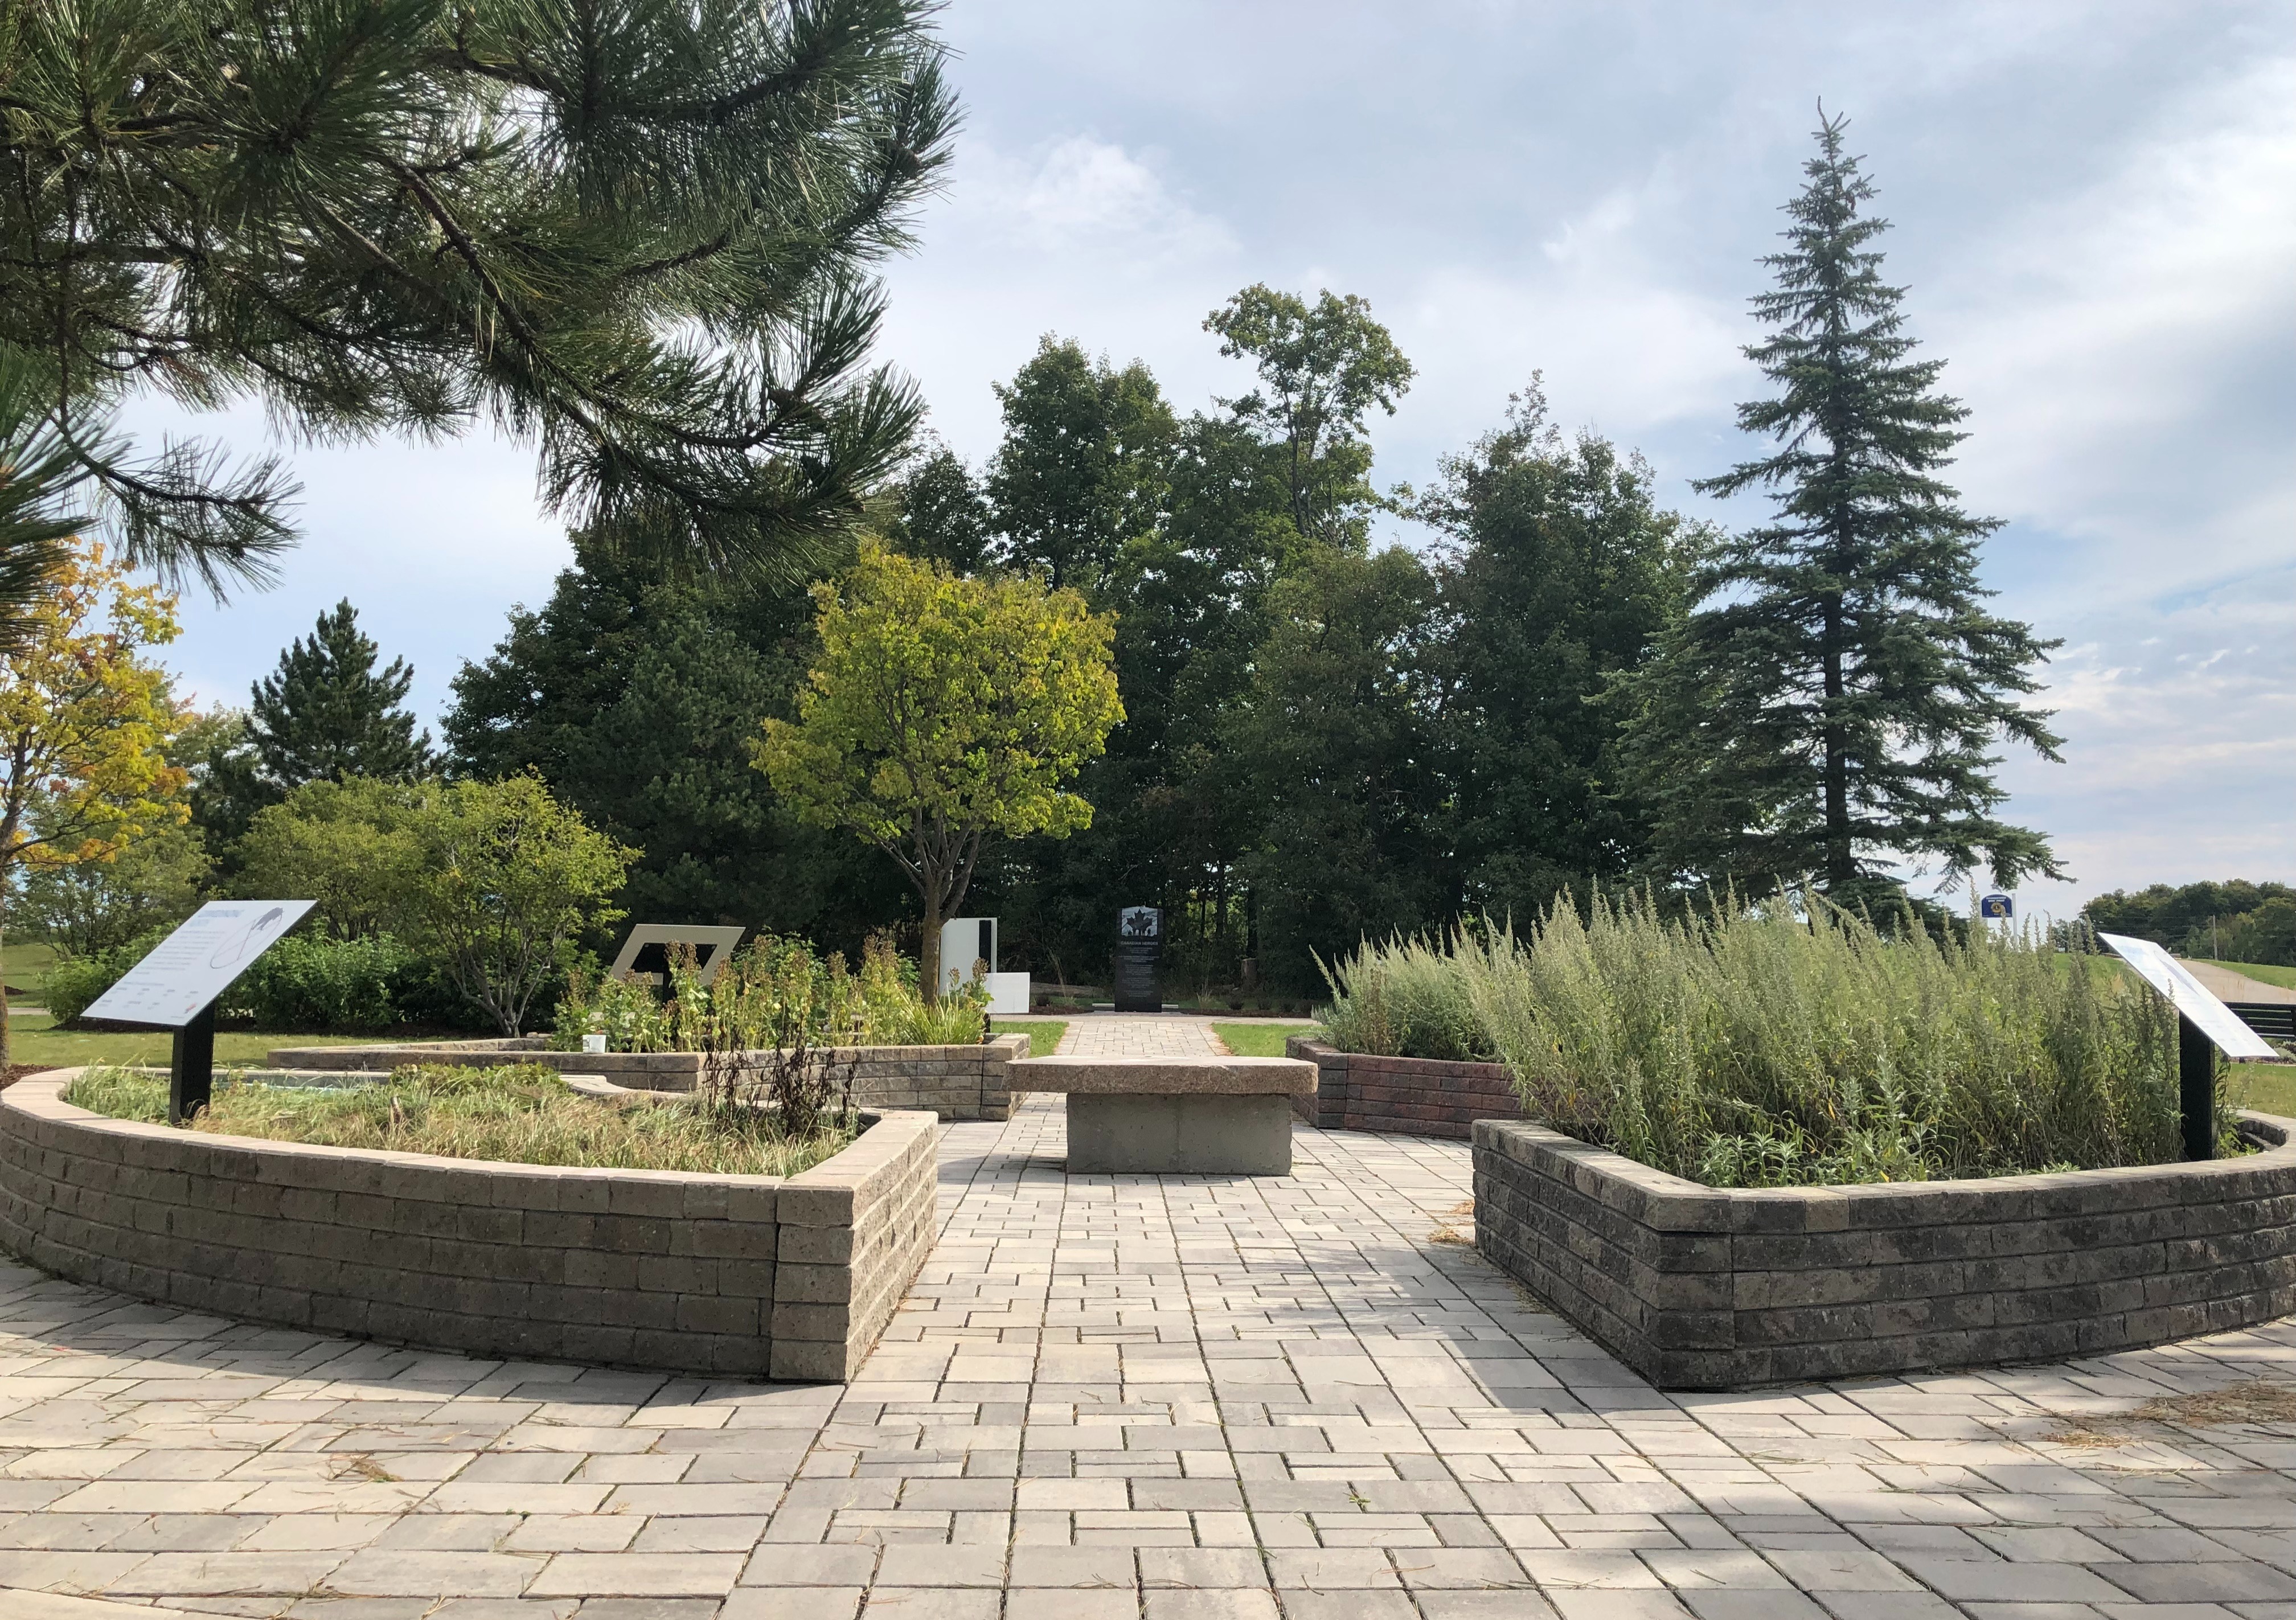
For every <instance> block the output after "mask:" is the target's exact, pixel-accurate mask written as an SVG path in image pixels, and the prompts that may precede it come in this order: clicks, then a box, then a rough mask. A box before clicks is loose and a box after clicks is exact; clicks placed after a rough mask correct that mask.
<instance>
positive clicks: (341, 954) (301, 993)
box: [222, 933, 415, 1030]
mask: <svg viewBox="0 0 2296 1620" xmlns="http://www.w3.org/2000/svg"><path fill="white" fill-rule="evenodd" d="M414 965H415V964H414V955H413V953H411V952H409V951H408V950H407V949H406V947H405V946H404V945H400V944H399V943H398V941H397V940H395V939H393V938H391V937H389V935H387V934H378V935H374V936H372V937H368V938H365V939H332V938H329V937H327V936H325V935H324V934H310V933H298V934H290V935H289V936H288V937H286V938H284V939H283V940H281V941H280V942H279V943H278V944H277V945H273V946H272V947H271V948H270V949H269V950H267V951H266V952H265V953H263V954H262V955H260V956H258V957H257V958H256V959H255V963H254V965H253V966H252V967H250V968H249V969H248V970H247V971H246V972H245V973H244V974H243V975H242V976H241V978H240V979H239V981H238V982H237V983H236V984H234V985H233V986H232V987H231V988H230V990H228V991H227V992H225V995H224V1004H223V1009H222V1010H223V1011H224V1012H225V1014H226V1015H227V1016H231V1017H234V1018H246V1019H251V1020H252V1021H253V1022H254V1024H255V1027H257V1028H258V1029H319V1030H351V1029H361V1030H365V1029H387V1028H389V1027H391V1026H392V1025H394V1024H400V1023H404V1022H406V1018H405V1015H404V1013H403V1011H402V1010H401V1009H400V1007H399V1005H398V998H397V996H396V995H395V994H394V991H395V989H396V988H397V986H398V984H399V982H400V981H401V980H402V979H403V978H406V976H407V974H408V973H409V971H410V970H412V969H413V968H414Z"/></svg>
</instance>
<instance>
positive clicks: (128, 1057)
mask: <svg viewBox="0 0 2296 1620" xmlns="http://www.w3.org/2000/svg"><path fill="white" fill-rule="evenodd" d="M375 1038H376V1037H374V1036H373V1035H258V1034H256V1033H254V1032H253V1031H243V1030H226V1031H225V1032H223V1033H222V1034H220V1035H217V1036H216V1051H215V1055H216V1061H217V1063H218V1064H229V1065H234V1066H238V1067H245V1066H248V1065H250V1064H260V1063H262V1062H264V1061H265V1060H266V1059H267V1057H268V1056H269V1054H270V1051H271V1049H272V1048H273V1047H275V1046H351V1045H356V1044H357V1043H360V1042H362V1041H372V1040H373V1039H375ZM8 1043H9V1047H10V1051H9V1057H10V1059H11V1060H12V1061H14V1062H17V1063H37V1064H40V1065H42V1066H44V1067H45V1068H70V1066H72V1065H74V1064H79V1063H129V1064H141V1063H165V1062H167V1060H168V1054H169V1051H171V1050H172V1048H173V1046H174V1038H173V1037H172V1036H171V1035H168V1032H167V1031H166V1030H164V1029H141V1030H133V1031H127V1032H121V1033H118V1034H114V1033H111V1032H109V1031H106V1032H101V1033H99V1032H94V1031H90V1032H87V1033H85V1034H83V1033H81V1032H79V1031H77V1030H68V1029H58V1028H57V1027H55V1021H54V1020H53V1019H50V1018H49V1017H48V1016H47V1014H45V1013H17V1014H15V1015H13V1016H12V1017H11V1018H10V1019H9V1020H8Z"/></svg>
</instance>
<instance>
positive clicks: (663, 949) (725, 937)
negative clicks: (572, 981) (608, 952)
mask: <svg viewBox="0 0 2296 1620" xmlns="http://www.w3.org/2000/svg"><path fill="white" fill-rule="evenodd" d="M746 931H747V930H745V929H738V928H716V927H711V926H709V925H708V924H706V923H686V922H641V923H638V924H637V925H636V926H635V927H634V928H632V929H630V937H628V938H627V939H625V940H623V941H622V948H621V950H620V952H619V953H618V954H617V955H616V956H615V957H614V968H613V973H614V977H615V978H633V977H636V976H640V975H652V977H655V978H668V975H669V953H670V949H671V947H672V946H674V945H685V946H686V947H687V948H688V949H690V950H692V951H693V956H694V962H693V970H694V973H695V974H696V976H697V977H699V978H701V983H702V986H703V987H704V988H707V987H708V986H709V985H711V984H712V983H714V982H716V980H717V970H719V969H721V968H723V967H724V966H725V965H726V957H727V956H729V955H731V954H732V953H733V950H734V946H735V945H740V944H741V943H742V934H743V933H744V932H746Z"/></svg>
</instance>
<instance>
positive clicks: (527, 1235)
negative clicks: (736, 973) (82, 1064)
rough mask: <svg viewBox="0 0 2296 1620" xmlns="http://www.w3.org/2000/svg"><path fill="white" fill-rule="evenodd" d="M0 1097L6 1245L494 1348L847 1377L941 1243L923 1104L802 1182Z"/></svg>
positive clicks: (128, 1284)
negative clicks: (279, 1130) (206, 1122)
mask: <svg viewBox="0 0 2296 1620" xmlns="http://www.w3.org/2000/svg"><path fill="white" fill-rule="evenodd" d="M77 1074H78V1070H76V1069H66V1070H53V1071H50V1072H49V1073H47V1074H44V1075H35V1076H29V1077H28V1078H26V1079H23V1080H21V1081H19V1082H18V1083H17V1084H15V1085H13V1086H12V1087H10V1088H9V1089H8V1090H7V1091H6V1092H4V1093H0V1248H6V1249H8V1250H9V1251H10V1252H12V1253H13V1254H15V1255H17V1256H21V1257H22V1258H23V1259H25V1260H28V1261H29V1262H30V1263H31V1264H35V1265H37V1266H39V1267H41V1268H42V1269H43V1270H45V1271H49V1272H54V1273H56V1274H57V1275H59V1276H62V1277H68V1278H70V1279H72V1280H75V1281H79V1282H86V1283H93V1284H96V1285H98V1286H101V1287H103V1288H109V1289H118V1290H119V1291H120V1292H122V1293H126V1294H133V1295H137V1296H139V1297H143V1298H147V1299H156V1300H161V1301H164V1302H166V1303H168V1304H169V1305H179V1306H182V1307H183V1308H184V1309H186V1310H194V1311H206V1312H213V1313H217V1314H218V1315H225V1316H231V1317H236V1318H240V1319H242V1320H245V1321H263V1322H276V1323H280V1324H283V1325H285V1326H289V1327H295V1328H302V1329H307V1330H312V1331H314V1332H326V1333H342V1334H348V1335H351V1336H353V1337H357V1338H381V1339H388V1340H392V1341H395V1342H398V1343H401V1344H409V1345H418V1346H423V1347H426V1348H431V1349H441V1350H455V1351H462V1352H466V1353H470V1354H480V1355H493V1356H503V1357H515V1358H543V1359H550V1360H562V1361H575V1362H603V1363H609V1364H613V1365H622V1366H638V1367H647V1368H655V1369H665V1370H677V1371H691V1372H699V1373H711V1374H726V1375H741V1376H746V1377H753V1378H756V1377H765V1378H774V1379H832V1380H834V1379H846V1378H849V1377H850V1376H851V1375H852V1373H853V1372H854V1371H855V1370H857V1369H858V1368H859V1366H860V1364H861V1361H862V1359H863V1357H865V1355H866V1354H868V1352H869V1348H870V1346H872V1345H873V1344H874V1343H875V1342H876V1339H877V1337H878V1335H879V1334H880V1333H881V1332H882V1331H883V1330H884V1327H885V1323H886V1321H888V1320H889V1319H890V1317H891V1315H892V1313H893V1311H894V1309H895V1307H896V1306H897V1305H898V1304H899V1302H900V1298H901V1296H902V1294H903V1293H904V1292H905V1291H906V1289H907V1287H908V1285H909V1283H910V1281H911V1280H913V1279H914V1277H915V1275H916V1273H917V1271H918V1268H919V1267H920V1266H921V1265H922V1264H923V1263H924V1257H925V1255H926V1253H927V1251H928V1250H930V1249H931V1246H932V1240H933V1230H934V1220H933V1190H934V1182H935V1159H934V1144H935V1139H936V1136H937V1134H938V1131H937V1127H936V1125H935V1122H934V1119H933V1117H932V1116H931V1114H924V1113H892V1114H887V1115H884V1116H882V1117H880V1118H879V1119H878V1120H877V1122H876V1123H875V1124H874V1125H871V1126H870V1127H869V1128H868V1129H867V1130H866V1131H865V1132H864V1133H862V1136H861V1138H860V1140H859V1141H857V1142H855V1143H854V1145H853V1146H852V1147H850V1148H849V1149H847V1150H845V1151H844V1152H842V1153H840V1154H839V1155H837V1156H836V1157H835V1158H831V1159H829V1160H826V1161H825V1162H824V1163H822V1164H819V1165H816V1166H814V1167H813V1168H812V1169H810V1170H808V1171H806V1172H804V1173H803V1174H799V1175H795V1176H790V1177H786V1178H783V1177H775V1176H743V1175H700V1174H685V1173H683V1172H676V1171H666V1170H577V1169H563V1168H557V1167H553V1166H534V1165H509V1164H496V1163H488V1162H480V1161H473V1160H469V1159H454V1158H430V1157H428V1156H426V1155H422V1154H414V1153H388V1152H380V1151H366V1150H355V1149H348V1148H324V1147H309V1146H305V1145H302V1144H299V1143H294V1142H279V1141H258V1140H255V1139H252V1138H248V1137H234V1136H215V1135H209V1134H207V1133H204V1132H192V1131H183V1130H176V1129H171V1128H169V1127H168V1126H165V1125H139V1124H134V1123H131V1122H129V1121H127V1120H119V1119H109V1118H105V1117H102V1116H100V1115H96V1114H92V1113H89V1112H88V1111H87V1110H86V1109H79V1108H75V1107H73V1106H71V1105H70V1104H69V1103H67V1102H65V1101H63V1100H62V1099H61V1096H60V1095H59V1093H60V1092H61V1091H62V1090H63V1088H64V1087H65V1085H67V1084H70V1080H71V1079H72V1077H73V1076H75V1075H77Z"/></svg>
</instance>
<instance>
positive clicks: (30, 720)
mask: <svg viewBox="0 0 2296 1620" xmlns="http://www.w3.org/2000/svg"><path fill="white" fill-rule="evenodd" d="M175 638H176V615H175V601H174V599H173V598H172V597H170V596H168V594H167V593H164V592H162V591H161V590H160V589H159V588H158V587H157V586H153V585H136V584H135V583H133V582H132V581H131V580H130V578H129V577H128V576H127V570H125V569H122V568H120V567H119V565H118V564H117V563H116V562H114V561H112V560H111V559H110V558H108V557H107V556H106V555H105V552H104V548H103V547H102V545H101V544H93V543H82V544H78V546H76V547H74V548H73V549H72V550H71V552H70V553H69V554H68V555H67V556H66V557H65V559H64V560H63V561H62V563H61V565H60V566H59V567H58V568H57V569H55V570H54V571H53V572H52V573H51V574H50V575H49V576H48V580H47V589H46V592H45V595H43V596H42V597H40V598H39V599H38V601H37V603H36V604H35V605H34V606H33V607H32V608H31V610H30V611H29V615H28V617H27V618H26V619H25V621H24V623H23V626H22V629H21V634H20V635H19V637H18V642H17V646H16V650H14V651H12V652H10V653H8V654H7V655H6V656H5V658H4V659H0V925H4V923H5V921H6V913H5V902H6V899H7V897H8V896H11V895H12V894H13V893H14V891H15V888H16V884H17V881H18V880H19V879H20V878H21V875H22V874H23V873H24V872H26V871H29V870H31V869H35V868H40V867H58V866H77V865H82V864H85V863H89V862H98V861H110V860H111V859H114V858H115V857H116V856H117V855H119V852H120V851H121V850H123V849H125V848H127V847H129V846H131V845H133V844H134V843H135V842H136V841H137V840H138V839H142V838H144V837H146V836H148V835H149V834H151V833H152V832H154V831H156V830H160V829H162V828H170V827H177V826H180V825H182V824H183V822H184V819H185V817H186V815H187V814H188V813H187V811H186V809H185V807H184V798H183V795H184V783H185V781H186V773H184V770H183V769H182V768H180V767H179V766H176V765H171V764H169V763H168V757H167V752H166V749H167V744H168V739H169V738H171V737H172V736H173V735H174V734H175V732H176V727H177V726H178V725H179V724H181V723H182V716H181V714H180V712H179V710H178V708H177V706H176V701H175V700H174V698H173V697H172V695H171V694H170V693H169V691H168V672H167V671H166V670H165V669H163V668H161V667H160V666H159V665H158V664H157V663H156V662H154V661H152V659H151V658H150V657H149V656H148V655H149V653H150V651H151V650H152V649H153V648H155V647H160V646H164V645H165V644H166V643H168V642H171V641H173V640H174V639H175ZM7 1060H8V1039H7V1002H6V990H5V987H4V986H0V1065H4V1064H5V1063H6V1062H7Z"/></svg>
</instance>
